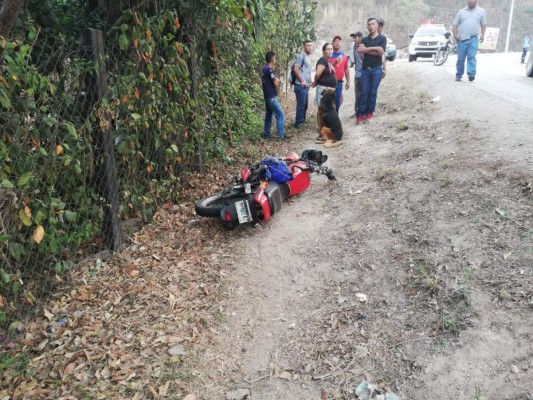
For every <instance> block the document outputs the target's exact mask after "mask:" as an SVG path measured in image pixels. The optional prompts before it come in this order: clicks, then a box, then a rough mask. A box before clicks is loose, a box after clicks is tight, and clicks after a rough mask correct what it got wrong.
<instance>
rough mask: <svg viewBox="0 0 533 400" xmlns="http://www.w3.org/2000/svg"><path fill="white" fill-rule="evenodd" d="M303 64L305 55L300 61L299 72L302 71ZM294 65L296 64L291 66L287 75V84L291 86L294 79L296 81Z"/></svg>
mask: <svg viewBox="0 0 533 400" xmlns="http://www.w3.org/2000/svg"><path fill="white" fill-rule="evenodd" d="M300 54H301V53H300ZM304 63H305V55H304V58H303V60H302V64H301V65H300V71H301V70H302V67H303V66H304ZM295 65H296V62H295V63H294V64H292V65H291V72H290V73H289V84H290V85H291V86H292V85H294V84H295V83H296V79H297V76H296V73H295V72H294V66H295Z"/></svg>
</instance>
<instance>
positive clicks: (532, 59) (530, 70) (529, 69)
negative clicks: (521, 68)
mask: <svg viewBox="0 0 533 400" xmlns="http://www.w3.org/2000/svg"><path fill="white" fill-rule="evenodd" d="M532 54H533V52H532V53H529V58H528V60H527V65H526V75H527V76H529V77H530V78H533V55H532Z"/></svg>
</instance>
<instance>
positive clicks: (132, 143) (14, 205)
mask: <svg viewBox="0 0 533 400" xmlns="http://www.w3.org/2000/svg"><path fill="white" fill-rule="evenodd" d="M168 22H169V23H168V24H167V25H170V26H171V27H172V26H173V25H172V23H173V19H172V18H169V21H168ZM141 23H144V22H139V24H141ZM152 23H153V21H152ZM147 24H148V25H146V26H140V27H139V29H138V30H137V31H136V30H134V29H129V28H128V27H121V33H120V37H119V40H118V43H119V44H120V46H116V45H115V47H113V46H109V47H108V48H107V49H106V48H105V46H104V38H105V34H104V33H103V32H101V31H96V30H86V31H84V32H83V34H82V37H81V40H80V42H79V43H74V44H72V43H71V44H69V43H67V42H65V41H64V40H62V39H61V38H57V37H52V36H50V37H45V36H44V35H43V34H41V32H39V31H37V30H36V31H32V32H30V33H29V34H28V36H27V40H24V41H20V40H19V41H3V43H2V44H1V45H2V49H1V50H2V54H1V65H0V69H1V71H0V72H1V73H0V130H1V132H2V133H1V140H0V261H1V266H0V339H2V337H3V338H4V340H5V339H6V338H7V337H8V336H9V334H8V331H9V329H10V327H11V328H14V327H16V326H17V324H19V321H20V320H21V319H22V318H23V316H24V315H25V314H26V313H27V311H28V310H31V309H32V306H33V305H34V304H35V303H36V302H38V301H40V300H43V299H46V298H47V297H48V296H49V295H50V294H51V293H53V287H54V284H55V283H56V281H58V280H59V281H60V280H64V277H66V276H68V275H67V274H65V272H67V271H68V270H69V269H70V268H72V267H73V266H74V265H75V264H76V263H77V262H78V261H79V260H80V259H82V258H84V257H86V256H88V255H90V254H93V253H95V252H96V251H98V250H99V249H101V248H108V249H111V250H120V249H121V248H122V246H123V234H122V224H121V221H124V220H127V219H135V220H138V219H142V220H144V221H147V220H149V219H150V218H151V217H152V216H153V214H154V213H155V211H156V210H157V207H159V206H160V205H161V203H162V202H163V201H166V200H173V199H175V198H176V197H177V190H176V184H177V182H178V180H179V176H180V174H182V173H183V171H184V170H188V169H190V168H191V167H194V168H196V169H197V168H198V167H201V165H199V163H198V162H199V160H201V157H200V156H199V155H200V154H201V149H200V143H199V141H198V140H196V138H197V135H198V131H199V129H196V131H195V135H193V132H191V130H194V129H195V128H197V127H198V126H199V124H200V123H203V122H202V121H197V119H199V118H201V113H198V112H195V111H197V107H196V104H195V96H197V94H196V93H195V89H196V87H195V85H196V84H195V83H194V82H195V79H193V78H194V68H195V66H194V65H190V62H191V57H189V54H190V53H189V50H188V48H189V47H193V46H192V45H191V46H186V45H183V44H181V43H180V42H179V41H177V40H173V41H168V42H167V43H161V42H154V41H153V40H152V38H151V33H150V29H153V25H149V24H150V21H148V22H147ZM157 27H158V29H160V30H161V32H158V33H163V32H165V30H167V31H168V30H169V27H168V26H165V25H164V24H161V23H159V22H158V24H157ZM139 32H142V35H141V34H139ZM167 36H168V33H167ZM168 37H170V36H168ZM116 42H117V41H116V40H113V41H111V40H110V43H113V44H114V43H116ZM169 59H170V61H172V63H171V64H168V61H169ZM106 68H107V71H106ZM191 68H192V73H191ZM110 69H111V70H110ZM193 116H195V117H193ZM58 278H60V279H58Z"/></svg>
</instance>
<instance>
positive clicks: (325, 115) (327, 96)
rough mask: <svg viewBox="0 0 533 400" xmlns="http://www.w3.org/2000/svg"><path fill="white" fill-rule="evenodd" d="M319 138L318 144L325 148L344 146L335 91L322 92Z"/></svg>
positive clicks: (326, 90)
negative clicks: (336, 107)
mask: <svg viewBox="0 0 533 400" xmlns="http://www.w3.org/2000/svg"><path fill="white" fill-rule="evenodd" d="M317 122H318V133H319V135H318V138H317V140H316V143H319V144H322V145H323V146H324V147H337V146H340V145H341V144H342V141H341V139H342V135H343V132H342V124H341V120H340V118H339V115H338V114H337V110H336V109H335V89H334V88H326V89H324V90H323V91H322V98H321V99H320V104H319V105H318V113H317Z"/></svg>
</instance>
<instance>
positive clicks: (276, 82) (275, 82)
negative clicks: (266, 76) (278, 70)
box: [272, 77, 279, 89]
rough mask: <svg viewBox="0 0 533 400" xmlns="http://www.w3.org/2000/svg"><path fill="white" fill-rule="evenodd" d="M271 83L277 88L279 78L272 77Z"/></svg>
mask: <svg viewBox="0 0 533 400" xmlns="http://www.w3.org/2000/svg"><path fill="white" fill-rule="evenodd" d="M272 83H273V84H274V87H275V88H276V89H277V88H278V86H279V79H278V78H276V77H274V79H273V80H272Z"/></svg>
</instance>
